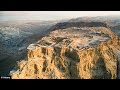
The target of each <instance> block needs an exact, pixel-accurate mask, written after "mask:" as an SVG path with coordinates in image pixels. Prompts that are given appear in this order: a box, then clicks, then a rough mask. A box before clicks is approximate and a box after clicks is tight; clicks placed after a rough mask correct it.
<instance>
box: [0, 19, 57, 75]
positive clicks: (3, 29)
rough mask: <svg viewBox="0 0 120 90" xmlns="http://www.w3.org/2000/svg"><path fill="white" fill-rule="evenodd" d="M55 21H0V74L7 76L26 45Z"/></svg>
mask: <svg viewBox="0 0 120 90" xmlns="http://www.w3.org/2000/svg"><path fill="white" fill-rule="evenodd" d="M55 23H57V21H39V20H38V21H33V20H32V21H27V20H25V21H24V20H23V21H1V22H0V76H7V75H9V72H10V71H11V70H12V69H13V68H14V67H15V65H16V61H18V60H20V59H23V58H24V57H25V56H26V54H27V47H28V46H29V44H31V43H34V42H36V41H38V40H39V39H41V38H42V37H43V36H45V34H47V32H48V29H49V28H50V27H51V26H52V25H54V24H55Z"/></svg>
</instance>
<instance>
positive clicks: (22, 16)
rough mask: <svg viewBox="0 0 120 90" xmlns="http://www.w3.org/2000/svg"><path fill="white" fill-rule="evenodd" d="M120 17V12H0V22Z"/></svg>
mask: <svg viewBox="0 0 120 90" xmlns="http://www.w3.org/2000/svg"><path fill="white" fill-rule="evenodd" d="M112 15H120V11H0V21H9V20H62V19H71V18H77V17H84V16H85V17H86V16H88V17H95V16H112Z"/></svg>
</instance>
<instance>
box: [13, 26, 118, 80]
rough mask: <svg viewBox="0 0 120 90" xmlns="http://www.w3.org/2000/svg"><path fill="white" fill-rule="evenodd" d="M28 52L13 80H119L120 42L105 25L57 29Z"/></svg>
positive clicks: (30, 46)
mask: <svg viewBox="0 0 120 90" xmlns="http://www.w3.org/2000/svg"><path fill="white" fill-rule="evenodd" d="M27 49H28V53H27V59H25V60H21V61H20V62H19V63H18V70H17V71H15V72H12V73H11V77H12V79H117V78H119V77H120V72H119V68H120V65H119V62H120V40H119V38H118V37H117V36H116V35H115V34H114V33H113V32H112V31H111V30H110V29H109V28H107V27H105V26H104V24H103V26H102V25H101V24H100V26H99V24H98V25H97V26H93V25H92V26H79V25H78V26H72V27H65V28H56V29H54V30H53V31H51V32H50V33H49V34H48V35H47V36H45V37H43V38H42V39H41V40H39V41H38V42H36V43H33V44H30V45H29V46H28V48H27Z"/></svg>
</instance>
